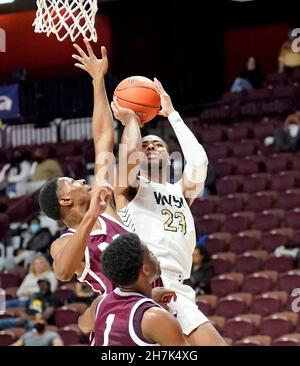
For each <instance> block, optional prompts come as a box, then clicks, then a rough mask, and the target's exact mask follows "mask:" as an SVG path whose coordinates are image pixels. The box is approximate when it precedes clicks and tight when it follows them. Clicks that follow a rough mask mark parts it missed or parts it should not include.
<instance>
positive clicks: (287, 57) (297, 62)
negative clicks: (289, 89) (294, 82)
mask: <svg viewBox="0 0 300 366" xmlns="http://www.w3.org/2000/svg"><path fill="white" fill-rule="evenodd" d="M296 38H297V35H292V30H291V31H290V32H289V33H288V39H287V40H286V41H285V42H284V43H283V44H282V46H281V49H280V52H279V56H278V72H285V73H287V74H292V73H294V71H296V70H299V69H300V52H295V50H293V49H292V45H293V41H294V40H295V39H296Z"/></svg>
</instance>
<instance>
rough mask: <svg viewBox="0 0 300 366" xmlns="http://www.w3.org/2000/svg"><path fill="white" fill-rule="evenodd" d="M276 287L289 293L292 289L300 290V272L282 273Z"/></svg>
mask: <svg viewBox="0 0 300 366" xmlns="http://www.w3.org/2000/svg"><path fill="white" fill-rule="evenodd" d="M278 286H279V288H280V289H281V290H283V291H287V292H288V293H291V292H292V291H293V289H294V288H300V271H299V270H293V271H288V272H286V273H283V274H281V275H280V277H279V281H278Z"/></svg>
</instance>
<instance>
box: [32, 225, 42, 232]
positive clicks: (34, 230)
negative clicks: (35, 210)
mask: <svg viewBox="0 0 300 366" xmlns="http://www.w3.org/2000/svg"><path fill="white" fill-rule="evenodd" d="M40 229H41V225H40V224H31V225H30V231H31V232H32V234H36V233H37V232H39V231H40Z"/></svg>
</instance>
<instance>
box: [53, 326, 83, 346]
mask: <svg viewBox="0 0 300 366" xmlns="http://www.w3.org/2000/svg"><path fill="white" fill-rule="evenodd" d="M58 334H59V335H60V337H61V339H62V340H63V342H64V346H69V345H71V344H78V343H80V334H79V332H78V331H76V330H74V329H71V328H69V327H68V326H66V327H64V328H61V329H59V330H58Z"/></svg>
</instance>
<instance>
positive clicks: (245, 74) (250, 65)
mask: <svg viewBox="0 0 300 366" xmlns="http://www.w3.org/2000/svg"><path fill="white" fill-rule="evenodd" d="M262 82H263V75H262V73H261V71H260V68H259V66H258V65H257V63H256V60H255V58H254V57H249V58H248V61H247V67H246V69H245V70H243V71H242V72H241V74H240V75H239V76H238V77H237V78H236V79H235V80H234V82H233V84H232V87H231V92H241V91H251V90H253V89H258V88H260V87H261V86H262Z"/></svg>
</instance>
